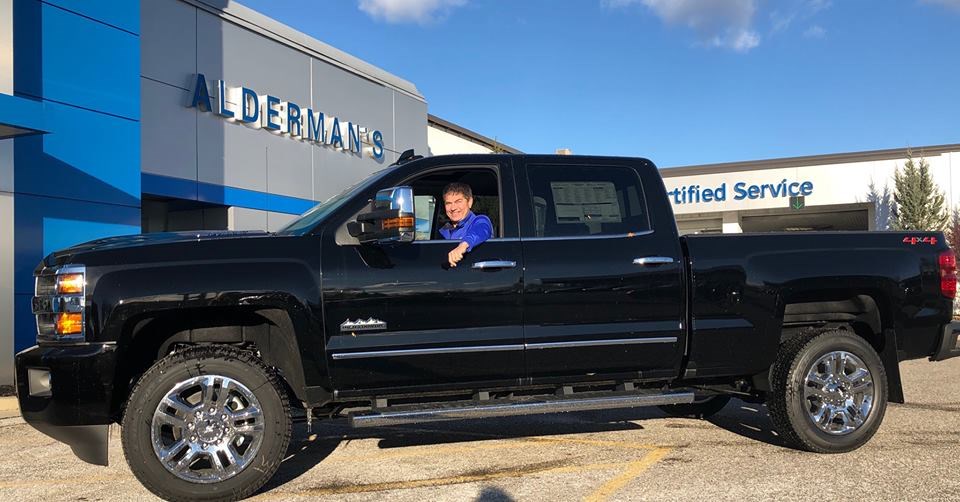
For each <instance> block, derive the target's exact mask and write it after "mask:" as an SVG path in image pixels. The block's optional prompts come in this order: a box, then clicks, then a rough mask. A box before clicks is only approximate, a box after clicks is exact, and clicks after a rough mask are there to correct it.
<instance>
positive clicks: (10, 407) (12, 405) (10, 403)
mask: <svg viewBox="0 0 960 502" xmlns="http://www.w3.org/2000/svg"><path fill="white" fill-rule="evenodd" d="M4 411H16V412H17V414H18V415H19V414H20V405H19V403H17V396H6V397H0V412H4Z"/></svg>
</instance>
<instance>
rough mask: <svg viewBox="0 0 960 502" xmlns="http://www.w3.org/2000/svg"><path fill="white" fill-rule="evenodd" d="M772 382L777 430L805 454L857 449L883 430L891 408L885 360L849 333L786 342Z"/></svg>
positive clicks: (823, 332)
mask: <svg viewBox="0 0 960 502" xmlns="http://www.w3.org/2000/svg"><path fill="white" fill-rule="evenodd" d="M770 383H771V387H772V389H771V392H770V394H769V396H768V401H767V407H768V409H769V411H770V418H771V420H772V421H773V425H774V428H775V429H776V430H777V432H778V433H779V434H780V436H781V437H782V438H783V439H784V441H786V442H787V444H789V445H790V446H793V447H795V448H798V449H802V450H807V451H813V452H818V453H843V452H848V451H851V450H855V449H857V448H859V447H861V446H863V445H864V444H865V443H866V442H867V441H868V440H869V439H870V438H871V437H873V435H874V434H875V433H876V432H877V429H879V427H880V423H881V422H882V421H883V415H884V413H885V411H886V408H887V376H886V372H885V371H884V368H883V363H882V362H881V361H880V357H879V356H878V355H877V352H876V351H875V350H874V349H873V347H872V346H871V345H870V344H869V343H867V341H866V340H864V339H863V338H861V337H859V336H857V335H856V334H854V333H852V332H849V331H846V330H839V329H833V330H816V331H810V332H806V333H803V334H800V335H797V336H795V337H793V338H791V339H789V340H787V341H786V342H784V343H783V344H782V345H781V347H780V352H779V354H778V357H777V360H776V362H775V363H774V364H773V367H772V368H771V371H770Z"/></svg>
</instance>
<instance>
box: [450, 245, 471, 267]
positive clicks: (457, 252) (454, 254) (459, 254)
mask: <svg viewBox="0 0 960 502" xmlns="http://www.w3.org/2000/svg"><path fill="white" fill-rule="evenodd" d="M468 246H469V245H468V244H467V243H466V242H461V243H460V245H458V246H457V247H455V248H453V251H450V253H448V254H447V260H448V261H450V266H451V267H456V266H457V263H459V262H460V260H462V259H463V253H466V252H467V247H468Z"/></svg>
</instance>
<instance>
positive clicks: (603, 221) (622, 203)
mask: <svg viewBox="0 0 960 502" xmlns="http://www.w3.org/2000/svg"><path fill="white" fill-rule="evenodd" d="M527 177H528V181H529V183H530V191H531V194H530V196H531V198H532V204H531V207H532V208H533V215H532V221H533V223H534V224H533V232H534V234H533V235H532V236H527V237H576V236H590V235H620V234H628V233H636V232H642V231H645V230H649V229H650V221H649V219H648V218H647V208H646V201H645V200H644V197H643V187H642V186H641V184H640V178H639V177H638V176H637V172H636V171H635V170H633V169H631V168H629V167H617V166H602V167H593V166H590V167H587V166H566V165H564V166H552V165H532V166H528V168H527Z"/></svg>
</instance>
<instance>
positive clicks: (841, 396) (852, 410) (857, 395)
mask: <svg viewBox="0 0 960 502" xmlns="http://www.w3.org/2000/svg"><path fill="white" fill-rule="evenodd" d="M803 398H804V399H803V400H804V404H805V406H806V408H807V414H808V416H809V418H810V420H811V421H813V423H814V424H816V426H817V427H818V428H819V429H820V430H821V431H823V432H826V433H827V434H831V435H835V436H842V435H845V434H850V433H852V432H854V431H856V430H857V429H859V428H860V427H861V426H863V424H864V423H865V422H866V420H867V417H869V416H870V412H871V411H872V410H873V400H874V385H873V375H872V374H871V373H870V370H869V369H868V368H867V365H866V364H864V362H863V360H862V359H860V358H859V357H857V356H855V355H853V354H851V353H849V352H845V351H835V352H830V353H827V354H824V355H823V356H821V357H820V359H817V361H816V362H815V363H813V365H812V366H811V367H810V370H809V371H808V372H807V378H806V380H805V382H804V390H803Z"/></svg>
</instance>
